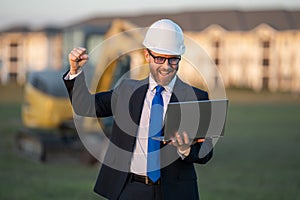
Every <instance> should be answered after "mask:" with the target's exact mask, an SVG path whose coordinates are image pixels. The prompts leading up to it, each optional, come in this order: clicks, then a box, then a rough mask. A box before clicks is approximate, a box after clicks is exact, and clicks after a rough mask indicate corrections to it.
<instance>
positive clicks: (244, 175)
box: [0, 85, 300, 200]
mask: <svg viewBox="0 0 300 200" xmlns="http://www.w3.org/2000/svg"><path fill="white" fill-rule="evenodd" d="M22 95H23V91H22V89H21V88H20V87H17V86H15V85H9V86H6V87H3V86H0V133H1V139H0V199H1V200H2V199H3V200H18V199H23V200H27V199H30V200H35V199H39V200H40V199H64V200H66V199H72V200H73V199H99V197H98V196H97V195H96V194H94V193H93V191H92V189H93V185H94V182H95V179H96V176H97V173H98V166H92V167H88V166H84V165H74V164H72V163H64V164H50V165H47V164H43V163H38V162H32V161H30V160H28V159H26V158H24V157H22V156H20V155H19V154H18V153H17V152H16V150H15V148H14V136H15V134H16V132H17V130H18V129H20V128H21V127H22V123H21V119H20V115H21V102H22ZM228 98H229V99H230V106H229V112H228V119H227V126H226V133H225V135H226V136H225V137H224V138H222V139H220V140H219V141H218V143H217V145H216V147H215V152H214V157H213V159H212V160H211V161H210V162H209V163H208V164H207V165H204V166H197V172H198V183H199V188H200V193H201V197H202V198H201V199H202V200H223V199H224V200H247V199H249V200H250V199H251V200H253V199H255V200H265V199H266V200H269V199H272V200H276V199H278V200H282V199H284V200H285V199H291V200H294V199H300V150H299V149H298V147H299V144H298V142H300V99H299V97H295V96H291V95H289V94H271V93H267V92H264V93H252V92H249V91H237V90H234V91H228ZM100 199H101V198H100Z"/></svg>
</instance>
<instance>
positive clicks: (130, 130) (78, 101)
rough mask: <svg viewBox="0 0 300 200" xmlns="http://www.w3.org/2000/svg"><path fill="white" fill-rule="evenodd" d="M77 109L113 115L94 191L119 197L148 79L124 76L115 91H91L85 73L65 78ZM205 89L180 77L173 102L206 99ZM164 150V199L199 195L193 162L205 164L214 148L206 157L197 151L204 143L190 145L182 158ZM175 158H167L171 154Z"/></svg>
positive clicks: (162, 170)
mask: <svg viewBox="0 0 300 200" xmlns="http://www.w3.org/2000/svg"><path fill="white" fill-rule="evenodd" d="M65 85H66V87H67V90H68V92H69V95H70V99H71V101H72V105H73V109H74V111H75V112H76V113H77V114H79V115H84V116H94V117H106V116H112V115H113V116H114V124H113V128H112V133H111V136H110V141H111V143H110V145H109V147H108V150H107V152H106V156H105V159H104V164H103V165H102V167H101V169H100V172H99V175H98V178H97V181H96V185H95V188H94V191H95V192H96V193H98V194H100V195H102V196H104V197H106V198H109V199H118V197H119V195H120V194H121V192H122V190H123V188H124V186H125V183H126V180H127V178H128V174H129V170H130V163H131V157H132V152H133V150H134V147H135V143H136V134H137V130H138V125H139V122H140V118H141V113H142V108H143V103H144V99H145V96H146V92H147V89H148V85H149V84H148V79H144V80H124V81H123V82H121V83H120V84H119V85H118V86H117V87H116V88H115V89H114V90H113V91H109V92H101V93H97V94H95V95H91V94H90V93H89V91H88V89H87V87H86V85H85V81H84V74H83V73H82V74H81V75H79V76H78V77H76V78H75V79H73V80H69V81H65ZM207 99H208V94H207V92H205V91H202V90H200V89H197V88H194V87H191V86H189V85H188V84H186V83H184V82H182V81H181V80H180V79H179V78H177V81H176V83H175V85H174V89H173V94H172V96H171V100H170V102H178V101H180V102H181V101H193V100H207ZM164 148H167V150H164V151H161V163H169V164H168V165H167V164H165V165H164V166H162V167H163V168H162V169H161V187H162V193H163V197H164V199H189V200H191V199H199V195H198V186H197V177H196V172H195V169H194V165H193V163H200V164H205V163H206V162H208V161H209V160H210V159H211V157H212V150H211V151H210V152H209V153H208V154H207V155H206V156H205V157H203V158H199V156H198V154H199V151H200V148H201V143H196V144H194V145H192V146H191V151H190V154H189V155H188V156H187V157H186V158H185V159H184V160H182V159H181V158H179V156H178V155H177V150H176V148H175V147H173V146H171V145H166V146H165V147H164ZM174 156H177V157H176V159H174V160H172V162H171V161H170V160H168V159H169V158H171V157H172V158H174ZM170 162H171V163H170Z"/></svg>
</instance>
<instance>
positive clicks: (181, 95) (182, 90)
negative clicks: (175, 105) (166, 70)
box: [170, 77, 188, 103]
mask: <svg viewBox="0 0 300 200" xmlns="http://www.w3.org/2000/svg"><path fill="white" fill-rule="evenodd" d="M187 89H188V88H187V86H186V84H184V83H183V82H182V80H180V79H179V77H177V79H176V82H175V85H174V88H173V92H172V96H171V99H170V103H172V102H181V101H185V99H186V91H187Z"/></svg>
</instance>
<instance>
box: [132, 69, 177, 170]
mask: <svg viewBox="0 0 300 200" xmlns="http://www.w3.org/2000/svg"><path fill="white" fill-rule="evenodd" d="M176 78H177V77H176V76H175V77H174V78H173V79H172V81H171V82H170V83H169V85H167V86H164V88H165V90H164V91H162V93H161V94H162V97H163V101H164V114H163V119H164V117H165V114H166V111H167V107H168V104H169V102H170V99H171V95H172V91H173V87H174V84H175V81H176ZM156 86H157V83H156V82H155V81H154V79H153V78H152V76H151V75H150V76H149V88H148V90H147V93H146V98H145V100H144V106H143V110H142V115H141V120H140V125H139V129H138V133H137V139H136V143H135V148H134V151H133V156H132V160H131V166H130V172H132V173H135V174H139V175H146V174H147V152H148V134H149V119H150V111H151V105H152V99H153V97H154V95H155V87H156Z"/></svg>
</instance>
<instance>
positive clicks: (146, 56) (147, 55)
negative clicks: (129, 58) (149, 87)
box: [144, 49, 150, 63]
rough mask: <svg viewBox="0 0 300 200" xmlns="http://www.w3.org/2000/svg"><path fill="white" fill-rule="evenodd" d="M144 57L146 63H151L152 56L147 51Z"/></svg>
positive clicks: (145, 50)
mask: <svg viewBox="0 0 300 200" xmlns="http://www.w3.org/2000/svg"><path fill="white" fill-rule="evenodd" d="M144 56H145V60H146V62H147V63H148V62H150V55H149V52H148V50H147V49H144Z"/></svg>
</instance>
